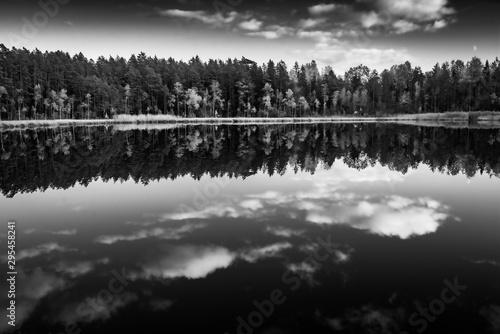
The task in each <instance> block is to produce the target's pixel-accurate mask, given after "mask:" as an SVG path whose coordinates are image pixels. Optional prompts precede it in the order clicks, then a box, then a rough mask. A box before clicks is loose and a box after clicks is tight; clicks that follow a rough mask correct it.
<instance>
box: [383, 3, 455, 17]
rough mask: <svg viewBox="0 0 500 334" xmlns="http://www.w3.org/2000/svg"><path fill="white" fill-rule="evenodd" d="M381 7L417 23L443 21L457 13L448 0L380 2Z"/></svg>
mask: <svg viewBox="0 0 500 334" xmlns="http://www.w3.org/2000/svg"><path fill="white" fill-rule="evenodd" d="M380 5H381V6H382V8H387V9H388V10H389V11H390V12H391V13H392V14H394V15H397V16H401V17H404V18H406V19H409V20H414V21H417V22H427V21H433V20H441V19H442V18H443V17H445V16H448V15H452V14H455V13H456V11H455V9H453V8H451V7H448V0H417V1H415V0H380Z"/></svg>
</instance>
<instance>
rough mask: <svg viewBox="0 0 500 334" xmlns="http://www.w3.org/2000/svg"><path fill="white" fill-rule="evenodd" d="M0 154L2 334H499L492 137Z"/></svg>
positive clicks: (499, 230) (290, 140) (77, 144)
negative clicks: (9, 278) (12, 287)
mask: <svg viewBox="0 0 500 334" xmlns="http://www.w3.org/2000/svg"><path fill="white" fill-rule="evenodd" d="M0 135H1V145H2V148H1V149H2V151H1V160H0V163H1V167H0V168H1V169H0V171H1V172H0V188H1V192H2V195H1V196H0V208H1V211H0V215H1V220H2V224H4V225H3V226H4V228H3V230H2V231H1V232H3V233H6V228H5V224H6V223H7V221H9V220H15V221H16V222H17V224H16V232H17V234H16V245H17V253H16V260H17V262H16V268H17V272H18V275H17V280H16V299H15V300H16V328H15V329H17V330H19V331H20V332H22V333H54V334H55V333H220V334H223V333H226V332H227V333H231V334H232V333H401V332H403V333H404V332H407V333H422V332H425V333H498V331H499V330H500V252H499V251H500V246H499V239H500V221H499V217H500V179H499V176H500V131H499V130H470V129H445V128H430V127H428V128H419V127H411V126H396V125H341V126H339V125H324V126H323V125H314V126H306V125H295V126H292V125H286V126H232V127H231V126H219V127H214V126H205V127H203V126H202V127H188V128H174V129H164V130H151V129H149V130H147V129H144V130H133V131H127V130H126V129H119V128H116V127H115V128H113V127H109V128H97V127H96V128H65V129H44V130H39V131H13V132H3V133H1V134H0ZM0 245H1V248H2V253H1V254H0V255H1V256H2V257H1V259H2V260H1V261H2V267H3V268H7V259H6V254H7V247H6V244H5V235H4V237H3V239H2V243H1V244H0ZM3 271H5V272H7V269H5V270H3ZM1 288H2V291H1V292H0V295H1V297H0V302H1V305H2V308H3V309H4V310H5V308H4V307H7V305H8V303H9V300H8V299H7V293H6V292H7V290H8V287H7V286H5V285H4V283H2V286H1ZM3 314H6V311H3ZM7 321H9V319H8V318H6V317H5V315H2V320H1V323H0V331H4V330H7V329H9V328H10V326H9V325H8V324H7Z"/></svg>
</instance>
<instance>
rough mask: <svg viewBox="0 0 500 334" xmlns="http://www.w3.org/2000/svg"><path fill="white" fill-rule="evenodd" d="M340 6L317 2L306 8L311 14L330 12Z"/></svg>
mask: <svg viewBox="0 0 500 334" xmlns="http://www.w3.org/2000/svg"><path fill="white" fill-rule="evenodd" d="M340 6H341V5H336V4H319V5H315V6H310V7H309V8H308V10H309V13H310V14H311V15H322V14H328V13H331V12H333V11H335V10H336V9H337V8H338V7H340Z"/></svg>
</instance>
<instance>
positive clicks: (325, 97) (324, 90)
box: [321, 84, 328, 115]
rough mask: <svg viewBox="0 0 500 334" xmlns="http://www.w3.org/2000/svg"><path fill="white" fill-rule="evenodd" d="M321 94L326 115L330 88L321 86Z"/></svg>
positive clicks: (325, 85)
mask: <svg viewBox="0 0 500 334" xmlns="http://www.w3.org/2000/svg"><path fill="white" fill-rule="evenodd" d="M321 94H322V95H323V115H325V114H326V103H327V102H328V86H327V84H322V85H321Z"/></svg>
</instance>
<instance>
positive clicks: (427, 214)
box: [306, 196, 449, 239]
mask: <svg viewBox="0 0 500 334" xmlns="http://www.w3.org/2000/svg"><path fill="white" fill-rule="evenodd" d="M377 201H378V202H377ZM349 202H350V203H349ZM447 211H448V208H447V207H446V206H444V205H441V204H440V203H438V202H436V201H434V200H431V199H425V198H419V199H409V198H404V197H400V196H387V197H385V198H381V199H377V198H371V199H370V200H369V201H368V200H361V199H360V200H359V201H348V202H347V203H342V204H336V205H332V206H330V207H327V206H324V207H322V208H321V209H315V210H310V211H309V212H308V213H307V216H306V220H307V221H309V222H312V223H317V224H348V225H350V226H351V227H354V228H358V229H362V230H368V231H370V232H371V233H374V234H378V235H384V236H398V237H400V238H402V239H407V238H409V237H411V236H414V235H424V234H428V233H432V232H436V230H437V229H438V227H439V226H440V225H441V224H442V223H443V222H444V221H445V220H446V219H447V218H448V217H449V214H448V213H447Z"/></svg>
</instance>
